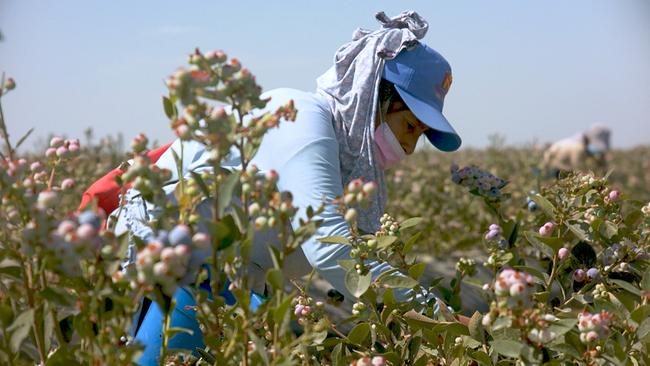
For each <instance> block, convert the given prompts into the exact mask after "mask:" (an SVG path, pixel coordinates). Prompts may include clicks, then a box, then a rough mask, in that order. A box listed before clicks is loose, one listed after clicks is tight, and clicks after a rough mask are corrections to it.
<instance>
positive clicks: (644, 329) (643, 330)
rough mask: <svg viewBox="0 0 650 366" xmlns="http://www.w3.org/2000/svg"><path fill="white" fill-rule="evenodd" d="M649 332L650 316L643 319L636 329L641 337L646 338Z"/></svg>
mask: <svg viewBox="0 0 650 366" xmlns="http://www.w3.org/2000/svg"><path fill="white" fill-rule="evenodd" d="M648 333H650V318H647V319H645V320H643V321H642V322H641V324H639V327H638V328H637V330H636V335H637V337H639V339H644V338H645V337H646V336H647V335H648Z"/></svg>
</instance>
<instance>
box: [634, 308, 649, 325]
mask: <svg viewBox="0 0 650 366" xmlns="http://www.w3.org/2000/svg"><path fill="white" fill-rule="evenodd" d="M649 315H650V304H648V305H641V306H639V307H638V308H636V309H634V311H633V312H632V313H631V314H630V318H631V319H632V320H634V321H635V322H637V323H641V322H642V321H643V320H644V319H645V318H647V317H648V316H649Z"/></svg>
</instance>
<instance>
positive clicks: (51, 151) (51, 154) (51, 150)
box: [45, 147, 56, 158]
mask: <svg viewBox="0 0 650 366" xmlns="http://www.w3.org/2000/svg"><path fill="white" fill-rule="evenodd" d="M45 156H46V157H48V158H53V157H55V156H56V148H55V147H50V148H48V149H47V150H45Z"/></svg>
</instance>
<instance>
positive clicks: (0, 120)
mask: <svg viewBox="0 0 650 366" xmlns="http://www.w3.org/2000/svg"><path fill="white" fill-rule="evenodd" d="M4 86H5V74H4V72H3V73H2V80H1V81H0V92H2V89H4ZM0 130H2V137H3V138H4V140H5V144H7V154H8V155H9V159H10V160H14V149H13V148H12V147H11V142H10V141H9V132H7V125H6V124H5V116H4V113H3V112H2V103H0Z"/></svg>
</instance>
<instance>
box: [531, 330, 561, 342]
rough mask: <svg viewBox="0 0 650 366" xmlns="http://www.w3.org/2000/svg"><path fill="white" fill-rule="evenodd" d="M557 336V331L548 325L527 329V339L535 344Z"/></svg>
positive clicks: (548, 340)
mask: <svg viewBox="0 0 650 366" xmlns="http://www.w3.org/2000/svg"><path fill="white" fill-rule="evenodd" d="M555 337H557V333H556V332H554V331H552V330H551V329H550V328H548V327H542V328H539V327H535V328H533V329H531V330H530V331H528V339H529V340H530V341H531V342H533V343H537V344H545V343H548V342H550V341H551V340H553V339H554V338H555Z"/></svg>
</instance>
